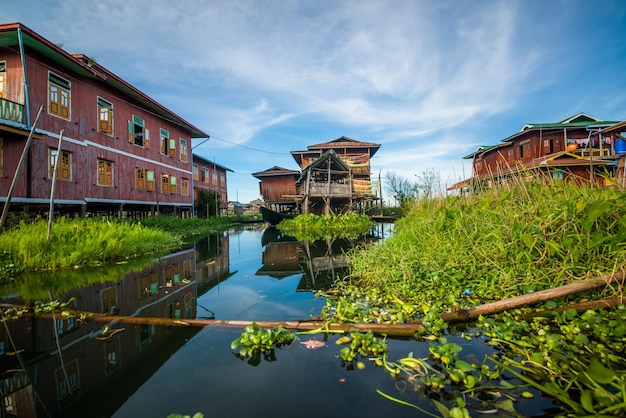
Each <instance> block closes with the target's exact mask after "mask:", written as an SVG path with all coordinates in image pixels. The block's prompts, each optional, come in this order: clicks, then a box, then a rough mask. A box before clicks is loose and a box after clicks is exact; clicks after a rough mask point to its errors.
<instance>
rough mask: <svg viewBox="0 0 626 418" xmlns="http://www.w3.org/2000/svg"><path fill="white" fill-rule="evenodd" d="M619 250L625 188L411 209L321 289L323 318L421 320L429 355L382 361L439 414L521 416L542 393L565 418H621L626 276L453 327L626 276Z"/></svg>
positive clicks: (479, 198)
mask: <svg viewBox="0 0 626 418" xmlns="http://www.w3.org/2000/svg"><path fill="white" fill-rule="evenodd" d="M624 242H626V194H625V193H624V191H623V190H620V189H597V188H587V187H579V186H576V185H571V184H567V183H563V184H560V183H557V184H550V185H545V184H534V183H522V182H518V183H517V184H515V185H513V186H504V187H502V188H500V189H498V190H491V191H487V192H485V193H484V194H481V195H474V196H464V197H451V198H442V199H437V200H424V201H420V202H416V203H415V204H414V206H413V207H412V208H411V209H410V210H409V213H408V215H407V216H406V217H404V218H403V219H401V220H399V221H398V222H397V223H396V226H395V229H394V235H393V236H392V237H390V238H389V239H387V240H386V241H385V242H383V243H382V244H381V245H376V246H369V247H364V248H362V249H359V250H357V251H355V252H353V253H351V254H350V263H351V266H352V271H351V275H350V277H348V278H347V279H346V280H345V281H343V282H341V283H337V284H336V286H335V288H334V289H332V291H329V292H327V293H326V296H328V298H327V303H326V306H325V308H324V310H323V318H324V320H326V321H328V322H355V323H372V324H408V323H411V322H414V321H418V320H419V321H420V322H421V324H422V325H423V328H422V329H421V331H420V332H419V333H416V334H415V338H416V339H417V340H422V341H430V345H429V349H428V355H427V356H425V357H422V358H415V357H413V355H412V354H409V355H407V356H405V357H403V358H400V359H399V360H396V361H390V360H389V359H387V358H386V356H383V360H384V363H383V365H384V367H385V369H386V370H387V371H389V373H390V374H391V375H392V376H393V377H394V378H396V379H401V380H402V381H403V382H405V383H406V384H407V385H410V386H412V387H413V388H414V389H415V390H416V391H418V392H420V393H422V394H424V395H426V396H429V397H431V399H433V402H434V406H435V407H436V409H437V410H438V411H439V413H440V414H441V416H453V411H454V415H455V416H466V414H469V412H476V413H481V414H482V413H499V414H510V415H519V413H518V412H517V411H516V408H517V405H518V404H519V403H520V402H522V401H524V402H528V399H533V398H535V397H537V396H542V397H544V398H547V399H550V400H551V401H552V403H553V405H554V406H555V407H556V409H557V410H559V414H561V415H567V414H573V415H604V416H611V415H612V416H623V415H624V413H626V355H625V352H626V323H625V319H624V318H626V307H625V306H624V305H623V304H622V303H621V301H622V300H623V299H622V298H623V285H624V282H623V280H624V279H623V275H620V274H617V275H615V276H616V277H617V279H615V280H613V281H612V282H611V281H609V279H607V280H606V283H605V284H604V285H603V286H600V287H593V288H592V287H589V288H588V289H586V290H585V291H581V292H579V293H576V294H567V295H556V294H555V296H554V298H553V299H552V300H548V301H545V300H543V301H537V300H536V301H534V303H532V300H531V303H529V304H527V306H522V307H517V308H515V309H508V310H505V311H504V312H500V313H490V314H489V315H482V316H479V317H478V319H477V320H472V322H469V318H466V321H464V322H465V323H463V324H462V325H461V326H458V325H455V324H453V323H451V322H450V321H448V320H446V319H444V318H446V317H449V313H462V312H472V309H473V308H474V307H477V306H481V305H484V304H486V303H488V302H495V301H503V302H504V301H506V300H507V299H509V298H514V297H518V296H521V295H530V294H532V292H537V291H542V290H549V289H555V288H557V287H560V286H564V285H567V284H569V283H578V282H581V283H582V280H581V279H587V278H589V277H592V276H594V277H609V276H611V275H613V273H619V272H623V271H624V268H625V266H626V245H624ZM609 301H610V303H609ZM460 318H461V321H462V320H463V317H462V315H461V316H460ZM457 319H458V318H457ZM457 340H458V341H457ZM467 340H469V341H471V344H472V345H475V344H480V345H484V347H485V348H484V349H481V350H480V351H484V352H485V353H486V354H485V355H484V358H482V359H479V358H477V357H475V356H474V355H472V354H466V353H464V352H463V349H462V348H463V345H461V344H460V341H467ZM379 393H380V394H381V396H384V397H385V398H387V399H390V400H396V399H397V398H396V397H394V396H392V394H387V393H382V392H379ZM434 394H436V395H437V396H436V399H438V401H436V402H435V397H434V396H433V395H434ZM443 399H447V400H448V401H445V402H443ZM401 403H405V404H409V405H412V404H410V403H407V402H405V401H401ZM412 406H414V405H412ZM458 414H461V415H458Z"/></svg>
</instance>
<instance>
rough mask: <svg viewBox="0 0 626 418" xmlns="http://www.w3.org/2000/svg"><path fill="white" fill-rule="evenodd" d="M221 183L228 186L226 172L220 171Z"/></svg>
mask: <svg viewBox="0 0 626 418" xmlns="http://www.w3.org/2000/svg"><path fill="white" fill-rule="evenodd" d="M220 185H222V186H226V174H225V173H220Z"/></svg>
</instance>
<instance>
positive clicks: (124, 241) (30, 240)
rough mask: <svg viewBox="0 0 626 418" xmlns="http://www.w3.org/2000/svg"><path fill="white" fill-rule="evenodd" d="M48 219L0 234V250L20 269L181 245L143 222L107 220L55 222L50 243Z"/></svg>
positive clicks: (45, 267)
mask: <svg viewBox="0 0 626 418" xmlns="http://www.w3.org/2000/svg"><path fill="white" fill-rule="evenodd" d="M47 234H48V225H47V222H45V221H38V222H35V223H31V224H26V223H24V224H22V225H20V226H18V227H16V228H13V229H11V230H8V231H5V232H4V233H2V234H1V235H0V251H2V252H3V254H4V258H5V259H7V258H8V259H10V261H11V262H12V263H13V264H15V265H17V266H18V269H20V270H28V271H34V270H55V269H62V268H68V267H82V266H93V265H100V264H104V263H108V262H115V261H120V260H126V259H129V258H134V257H138V256H141V255H145V254H149V253H152V252H155V251H159V250H164V249H171V248H174V247H176V246H177V245H179V243H180V242H179V239H178V238H176V237H175V236H173V235H172V234H169V233H167V232H164V231H160V230H157V229H153V228H148V227H146V226H143V225H141V224H136V223H130V222H122V221H109V220H104V219H72V220H68V219H64V218H59V219H58V220H56V221H55V222H54V225H53V228H52V233H51V236H50V243H49V244H48V243H47Z"/></svg>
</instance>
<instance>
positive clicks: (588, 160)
mask: <svg viewBox="0 0 626 418" xmlns="http://www.w3.org/2000/svg"><path fill="white" fill-rule="evenodd" d="M616 123H617V122H615V121H604V120H601V119H598V118H595V117H592V116H589V115H587V114H584V113H579V114H577V115H574V116H572V117H570V118H567V119H565V120H562V121H560V122H554V123H535V124H527V125H524V127H523V128H522V129H521V130H520V131H519V132H517V133H515V134H513V135H511V136H509V137H507V138H504V139H503V140H502V141H501V143H499V144H497V145H492V146H481V147H479V148H478V149H477V150H476V151H474V152H472V153H470V154H468V155H466V156H465V157H464V158H465V159H468V160H472V170H473V176H472V177H471V178H470V179H467V180H464V181H462V182H459V183H457V184H455V185H453V186H452V187H450V188H449V189H448V190H454V189H460V188H463V187H467V186H468V185H470V183H473V184H486V185H490V184H495V183H498V182H499V181H501V180H503V179H506V178H508V177H511V176H512V175H517V174H520V173H523V174H527V175H535V174H543V175H545V176H548V177H550V178H553V179H566V180H571V181H576V182H579V183H582V182H589V181H593V182H595V183H596V184H601V185H603V184H605V182H606V181H607V179H608V178H611V177H614V176H615V175H616V169H617V162H618V159H619V154H618V153H617V152H616V148H615V143H616V141H615V138H616V137H615V135H610V134H608V131H604V130H605V129H607V128H608V127H610V126H612V125H615V124H616Z"/></svg>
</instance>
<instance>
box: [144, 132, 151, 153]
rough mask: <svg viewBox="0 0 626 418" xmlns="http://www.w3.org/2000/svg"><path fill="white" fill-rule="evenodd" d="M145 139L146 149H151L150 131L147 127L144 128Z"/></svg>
mask: <svg viewBox="0 0 626 418" xmlns="http://www.w3.org/2000/svg"><path fill="white" fill-rule="evenodd" d="M143 135H144V139H143V147H144V148H145V149H150V131H149V130H147V129H144V133H143Z"/></svg>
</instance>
